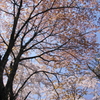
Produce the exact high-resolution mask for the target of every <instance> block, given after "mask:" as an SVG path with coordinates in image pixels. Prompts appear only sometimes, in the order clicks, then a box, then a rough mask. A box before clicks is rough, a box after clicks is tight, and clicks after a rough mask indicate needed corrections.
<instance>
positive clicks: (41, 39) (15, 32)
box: [0, 0, 99, 100]
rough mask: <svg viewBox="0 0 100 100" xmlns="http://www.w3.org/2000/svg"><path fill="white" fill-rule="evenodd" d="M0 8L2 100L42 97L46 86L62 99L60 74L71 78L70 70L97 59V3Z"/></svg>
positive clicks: (22, 0)
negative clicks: (56, 84)
mask: <svg viewBox="0 0 100 100" xmlns="http://www.w3.org/2000/svg"><path fill="white" fill-rule="evenodd" d="M0 3H1V5H0V14H1V17H0V19H1V20H0V23H1V29H0V31H1V32H0V49H1V61H0V99H1V100H16V99H18V98H20V99H22V100H26V99H27V98H28V97H29V95H30V94H31V93H32V94H39V92H40V90H41V87H43V86H44V85H45V86H51V85H52V88H53V89H54V91H55V93H56V99H59V98H60V97H59V94H58V92H57V90H56V89H55V86H54V79H55V78H56V83H57V81H58V83H59V80H60V79H59V78H58V77H59V76H62V74H63V75H68V76H69V75H70V76H71V74H69V73H67V70H69V69H71V66H72V64H73V63H75V62H76V63H78V64H81V65H82V64H83V65H84V64H86V63H87V62H88V61H89V60H90V59H91V58H92V57H93V56H94V55H93V54H92V53H96V49H97V44H96V38H95V37H96V36H95V35H94V33H95V32H96V31H98V26H97V24H96V23H93V21H94V19H95V18H96V17H97V16H95V13H96V12H98V11H99V10H98V5H99V2H97V1H95V2H94V1H85V0H78V1H77V0H75V1H74V0H71V1H67V0H30V1H29V0H3V1H0ZM94 5H95V7H94ZM7 9H8V10H7ZM91 54H92V55H91ZM68 65H70V67H67V66H68ZM64 69H65V71H64ZM83 70H84V69H83ZM37 77H38V78H37ZM41 79H42V80H41ZM37 84H39V85H37ZM37 86H40V87H37ZM32 88H34V91H32ZM50 88H51V87H50ZM26 89H27V91H26ZM28 89H29V91H28ZM36 89H37V90H36ZM39 89H40V90H39ZM35 90H36V91H35ZM23 91H24V93H23ZM43 93H44V92H43ZM39 95H40V94H39ZM31 97H32V95H31V96H30V98H31Z"/></svg>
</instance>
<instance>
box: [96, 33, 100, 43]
mask: <svg viewBox="0 0 100 100" xmlns="http://www.w3.org/2000/svg"><path fill="white" fill-rule="evenodd" d="M96 35H97V41H98V43H100V33H97V34H96Z"/></svg>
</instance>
